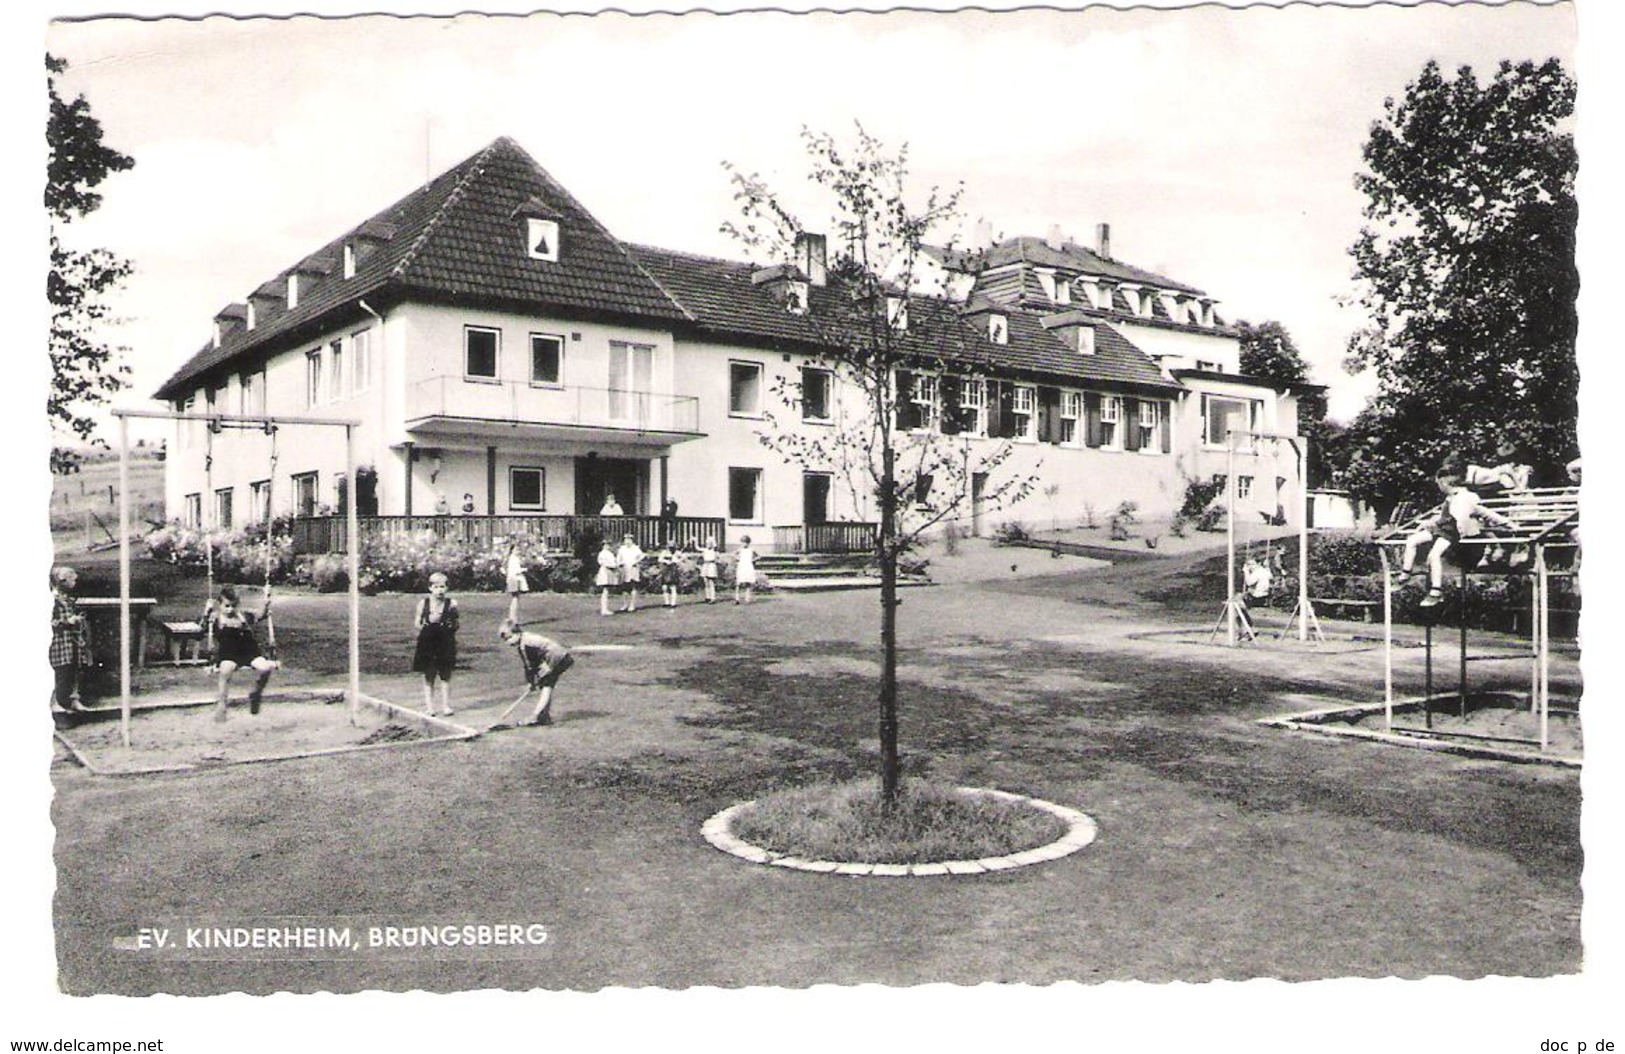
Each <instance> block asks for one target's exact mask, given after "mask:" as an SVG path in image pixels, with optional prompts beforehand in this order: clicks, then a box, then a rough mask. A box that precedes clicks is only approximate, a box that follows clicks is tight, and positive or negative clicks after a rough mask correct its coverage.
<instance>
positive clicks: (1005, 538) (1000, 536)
mask: <svg viewBox="0 0 1625 1054" xmlns="http://www.w3.org/2000/svg"><path fill="white" fill-rule="evenodd" d="M1031 537H1032V535H1031V534H1030V533H1029V532H1028V530H1027V526H1026V525H1025V524H1023V523H1022V522H1021V521H1020V520H1006V521H1005V522H1003V523H1001V524H999V525H998V526H997V527H996V528H994V530H993V540H994V541H996V542H998V543H1000V544H1001V545H1009V544H1010V543H1011V542H1024V541H1026V540H1027V539H1029V538H1031Z"/></svg>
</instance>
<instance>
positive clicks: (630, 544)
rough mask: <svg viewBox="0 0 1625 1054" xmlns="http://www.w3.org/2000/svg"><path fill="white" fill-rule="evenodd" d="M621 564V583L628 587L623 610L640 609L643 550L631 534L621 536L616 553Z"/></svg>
mask: <svg viewBox="0 0 1625 1054" xmlns="http://www.w3.org/2000/svg"><path fill="white" fill-rule="evenodd" d="M615 558H616V559H617V560H618V561H619V562H620V565H621V585H622V586H623V587H624V588H625V589H626V604H625V606H623V607H622V608H621V610H622V611H627V612H632V611H636V610H637V609H638V583H639V582H641V581H643V550H642V549H640V548H638V543H637V540H636V539H635V538H633V537H632V536H631V535H630V534H628V535H624V536H623V537H622V538H621V547H620V549H619V550H617V551H616V553H615Z"/></svg>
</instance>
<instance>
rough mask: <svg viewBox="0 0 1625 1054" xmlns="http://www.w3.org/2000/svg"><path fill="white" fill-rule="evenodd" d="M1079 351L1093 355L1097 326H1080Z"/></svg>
mask: <svg viewBox="0 0 1625 1054" xmlns="http://www.w3.org/2000/svg"><path fill="white" fill-rule="evenodd" d="M1078 351H1079V352H1081V353H1082V354H1084V355H1093V354H1094V353H1095V327H1093V326H1079V327H1078Z"/></svg>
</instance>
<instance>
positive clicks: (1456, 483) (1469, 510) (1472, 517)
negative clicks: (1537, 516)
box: [1400, 464, 1516, 608]
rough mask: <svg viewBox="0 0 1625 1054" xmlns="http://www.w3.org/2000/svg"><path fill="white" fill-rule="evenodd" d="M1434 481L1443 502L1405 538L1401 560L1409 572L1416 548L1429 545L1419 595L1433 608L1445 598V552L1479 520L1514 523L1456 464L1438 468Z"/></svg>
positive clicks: (1404, 570) (1402, 570) (1477, 530)
mask: <svg viewBox="0 0 1625 1054" xmlns="http://www.w3.org/2000/svg"><path fill="white" fill-rule="evenodd" d="M1434 482H1435V483H1437V484H1438V486H1439V489H1440V490H1441V491H1443V492H1444V496H1445V501H1444V504H1443V505H1441V506H1440V507H1439V509H1438V511H1437V513H1436V514H1434V515H1433V516H1431V517H1429V518H1427V519H1424V520H1423V521H1422V522H1421V523H1420V524H1418V526H1417V529H1416V530H1415V532H1413V533H1412V534H1411V535H1410V536H1409V537H1408V538H1406V539H1405V555H1404V558H1403V559H1402V561H1401V562H1400V573H1401V574H1410V573H1411V571H1412V568H1413V567H1414V566H1415V564H1416V554H1417V551H1418V550H1419V549H1420V548H1421V547H1422V546H1423V545H1424V544H1429V543H1431V544H1429V548H1428V593H1427V596H1425V597H1423V598H1422V606H1423V607H1427V608H1430V607H1434V606H1436V605H1438V603H1439V602H1440V601H1442V600H1443V599H1444V554H1445V553H1446V552H1447V551H1448V550H1449V549H1450V547H1451V546H1452V545H1458V544H1460V542H1461V540H1462V539H1463V538H1470V537H1472V536H1473V535H1476V534H1478V533H1480V532H1481V531H1482V530H1483V528H1482V527H1481V526H1480V521H1482V522H1484V523H1489V524H1492V525H1494V526H1497V527H1514V526H1516V525H1515V524H1514V523H1513V522H1512V521H1511V520H1509V519H1507V518H1506V517H1505V516H1502V515H1501V514H1500V513H1498V512H1496V511H1495V510H1494V509H1487V508H1485V507H1484V505H1483V503H1482V502H1481V500H1480V499H1479V497H1478V495H1477V494H1475V493H1473V492H1472V491H1471V490H1469V489H1468V488H1467V485H1466V483H1465V482H1464V480H1463V475H1462V472H1461V470H1460V468H1459V467H1457V466H1456V465H1449V464H1447V465H1446V466H1445V467H1443V468H1441V469H1439V472H1438V475H1437V476H1435V477H1434Z"/></svg>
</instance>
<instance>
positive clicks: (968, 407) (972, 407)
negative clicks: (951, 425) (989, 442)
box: [959, 377, 987, 435]
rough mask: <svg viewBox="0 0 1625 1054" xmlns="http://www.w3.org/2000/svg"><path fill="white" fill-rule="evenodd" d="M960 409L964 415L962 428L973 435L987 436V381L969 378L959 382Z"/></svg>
mask: <svg viewBox="0 0 1625 1054" xmlns="http://www.w3.org/2000/svg"><path fill="white" fill-rule="evenodd" d="M959 409H960V410H961V412H963V413H964V415H965V416H964V419H963V423H962V424H961V425H960V428H961V429H962V430H963V431H965V432H969V433H970V434H971V435H987V381H986V380H985V379H983V378H981V377H969V378H966V379H964V380H962V381H960V382H959Z"/></svg>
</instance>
